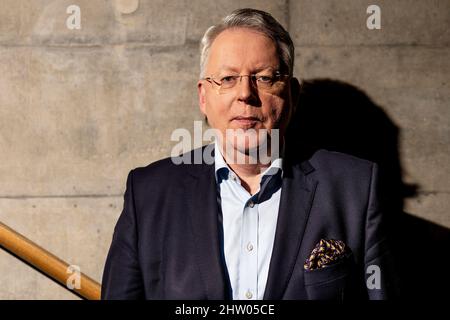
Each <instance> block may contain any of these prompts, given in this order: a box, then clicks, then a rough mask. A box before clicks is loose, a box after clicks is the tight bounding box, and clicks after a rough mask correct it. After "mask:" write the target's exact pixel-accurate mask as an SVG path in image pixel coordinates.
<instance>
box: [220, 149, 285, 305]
mask: <svg viewBox="0 0 450 320" xmlns="http://www.w3.org/2000/svg"><path fill="white" fill-rule="evenodd" d="M214 161H215V162H214V164H215V172H216V182H217V185H218V188H219V190H220V198H221V201H220V203H221V207H222V217H223V235H224V244H223V246H224V248H223V249H224V256H225V263H226V267H227V270H228V275H229V277H230V282H231V289H232V297H233V299H234V300H262V299H263V297H264V290H265V288H266V283H267V276H268V273H269V264H270V258H271V256H272V249H273V244H274V240H275V230H276V225H277V219H278V209H279V205H280V196H281V182H282V173H283V172H282V159H281V158H278V159H275V160H274V161H272V163H271V165H270V167H269V168H267V169H266V170H265V171H264V172H263V173H262V174H261V182H260V188H259V191H258V192H257V193H255V194H254V195H253V196H252V195H251V194H250V193H249V192H248V191H247V190H246V189H245V188H244V187H243V186H242V185H241V181H240V179H239V177H238V176H237V175H236V174H235V173H234V172H233V171H232V170H231V169H230V167H229V166H228V165H227V163H226V162H225V160H224V158H223V156H222V153H221V152H220V150H219V147H218V145H217V143H215V152H214Z"/></svg>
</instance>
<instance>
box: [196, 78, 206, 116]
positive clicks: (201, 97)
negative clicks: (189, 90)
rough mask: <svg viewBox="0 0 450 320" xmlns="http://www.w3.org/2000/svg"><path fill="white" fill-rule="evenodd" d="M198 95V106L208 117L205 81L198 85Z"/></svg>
mask: <svg viewBox="0 0 450 320" xmlns="http://www.w3.org/2000/svg"><path fill="white" fill-rule="evenodd" d="M197 93H198V106H199V107H200V111H201V113H203V114H204V115H205V116H206V90H205V85H204V83H203V81H201V80H200V81H199V82H198V83H197Z"/></svg>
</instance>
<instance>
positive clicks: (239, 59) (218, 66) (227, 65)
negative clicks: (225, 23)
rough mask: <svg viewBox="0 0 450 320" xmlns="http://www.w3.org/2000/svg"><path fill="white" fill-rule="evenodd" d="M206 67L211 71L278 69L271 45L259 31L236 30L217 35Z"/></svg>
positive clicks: (277, 62)
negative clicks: (210, 68)
mask: <svg viewBox="0 0 450 320" xmlns="http://www.w3.org/2000/svg"><path fill="white" fill-rule="evenodd" d="M207 64H208V67H213V68H214V69H215V70H224V71H240V70H242V68H249V67H250V68H251V69H252V70H251V71H252V72H255V71H256V72H257V71H263V70H267V69H274V71H276V70H278V67H279V56H278V50H277V49H276V44H275V42H274V41H273V40H272V39H270V38H269V37H268V36H266V35H264V34H262V33H261V32H258V31H255V30H251V29H245V28H238V29H227V30H225V31H223V32H221V33H220V34H219V35H218V36H217V38H216V39H215V40H214V41H213V43H212V45H211V50H210V53H209V58H208V63H207Z"/></svg>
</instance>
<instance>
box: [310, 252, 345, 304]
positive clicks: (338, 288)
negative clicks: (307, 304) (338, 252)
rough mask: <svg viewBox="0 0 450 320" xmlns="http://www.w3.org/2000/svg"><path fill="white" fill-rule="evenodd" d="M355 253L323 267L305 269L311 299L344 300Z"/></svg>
mask: <svg viewBox="0 0 450 320" xmlns="http://www.w3.org/2000/svg"><path fill="white" fill-rule="evenodd" d="M352 264H353V254H352V253H350V254H348V255H347V256H345V257H344V258H342V259H340V260H339V261H338V262H336V263H334V264H331V265H329V266H326V267H324V268H321V269H315V270H304V271H303V275H304V280H305V288H306V292H307V294H308V299H309V300H337V301H343V300H344V296H345V291H346V288H347V287H348V281H349V278H350V272H351V266H352Z"/></svg>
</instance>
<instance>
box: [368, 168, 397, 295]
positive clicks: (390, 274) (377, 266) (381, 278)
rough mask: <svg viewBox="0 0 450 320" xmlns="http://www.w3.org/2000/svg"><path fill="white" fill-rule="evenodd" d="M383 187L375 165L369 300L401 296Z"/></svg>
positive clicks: (370, 207) (370, 206)
mask: <svg viewBox="0 0 450 320" xmlns="http://www.w3.org/2000/svg"><path fill="white" fill-rule="evenodd" d="M382 191H383V190H382V186H381V184H380V175H379V170H378V166H377V164H373V167H372V176H371V182H370V191H369V201H368V205H367V216H366V236H365V257H364V266H365V281H366V288H367V292H368V297H369V299H370V300H384V299H394V298H398V295H399V288H398V279H397V275H396V270H395V266H394V259H393V254H392V252H391V245H390V243H389V238H388V233H387V226H386V225H385V220H386V218H385V215H386V214H393V213H392V212H386V211H385V208H384V207H383V197H382Z"/></svg>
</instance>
